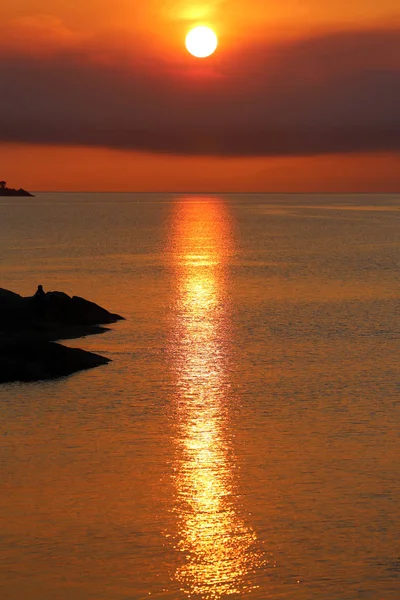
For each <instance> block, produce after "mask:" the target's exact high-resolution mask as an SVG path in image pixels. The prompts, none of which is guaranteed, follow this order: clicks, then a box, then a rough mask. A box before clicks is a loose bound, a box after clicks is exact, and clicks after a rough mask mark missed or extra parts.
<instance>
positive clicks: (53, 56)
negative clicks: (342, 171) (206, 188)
mask: <svg viewBox="0 0 400 600" xmlns="http://www.w3.org/2000/svg"><path fill="white" fill-rule="evenodd" d="M53 28H54V27H53ZM64 39H65V36H64ZM67 39H69V38H68V36H67ZM180 56H181V57H182V58H179V59H174V60H172V59H170V57H167V56H166V55H163V54H162V53H159V54H157V53H156V52H155V51H154V48H151V47H150V46H148V45H147V46H146V44H145V40H141V39H130V38H128V37H127V36H122V35H118V36H117V35H115V34H111V33H110V34H109V36H108V37H105V36H104V35H102V36H101V38H100V37H96V38H95V37H93V38H92V39H90V40H87V39H85V40H76V39H75V40H74V44H73V45H72V47H70V46H68V45H65V44H64V45H63V46H62V47H61V48H59V50H58V51H57V52H53V53H47V54H45V55H43V54H41V55H36V56H35V55H27V54H23V53H19V54H17V53H13V52H10V51H8V52H4V53H2V54H0V82H1V87H2V90H1V94H0V140H2V141H20V142H34V143H52V144H53V143H56V144H71V145H76V144H78V145H84V146H88V145H92V146H99V147H110V148H120V149H130V150H144V151H150V152H162V153H171V154H184V155H216V156H267V155H269V156H270V155H274V156H278V155H310V154H323V153H340V152H360V151H361V152H372V151H381V150H382V151H390V150H400V32H399V31H398V30H375V31H373V30H370V31H346V32H338V33H330V34H325V35H319V36H314V37H310V38H307V39H301V40H297V41H292V42H287V43H281V44H272V43H261V42H259V41H258V42H257V43H253V44H249V45H248V46H243V45H241V46H240V47H237V49H236V50H233V49H232V48H230V49H229V50H226V51H224V49H223V48H222V49H221V51H220V52H219V53H218V54H217V55H215V57H214V58H213V59H212V60H210V61H205V62H199V61H193V60H192V59H190V58H189V57H186V55H185V54H184V53H182V54H181V55H180Z"/></svg>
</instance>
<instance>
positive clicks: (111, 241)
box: [0, 193, 400, 600]
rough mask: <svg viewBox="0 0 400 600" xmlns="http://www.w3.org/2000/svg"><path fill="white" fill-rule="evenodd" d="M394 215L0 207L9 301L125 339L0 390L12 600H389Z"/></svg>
mask: <svg viewBox="0 0 400 600" xmlns="http://www.w3.org/2000/svg"><path fill="white" fill-rule="evenodd" d="M399 259H400V195H366V194H365V195H362V194H360V195H317V194H313V195H251V194H249V195H244V194H242V195H189V194H188V195H184V194H168V195H167V194H165V195H160V194H156V195H154V194H153V195H152V194H141V195H137V194H136V195H135V194H94V193H93V194H78V193H76V194H60V193H38V194H37V197H36V198H3V199H1V200H0V287H3V288H6V289H11V290H13V291H15V292H18V293H21V294H23V295H32V294H33V293H34V292H35V290H36V288H37V285H38V284H42V285H43V286H44V289H45V290H46V291H50V290H61V291H65V292H67V293H69V294H70V295H78V296H83V297H85V298H88V299H89V300H92V301H95V302H97V303H99V304H101V305H102V306H104V307H105V308H107V309H109V310H110V311H112V312H117V313H119V314H122V315H123V316H124V317H126V321H123V322H120V323H118V324H115V325H113V326H111V327H110V331H109V332H107V333H105V334H103V335H96V336H91V337H87V338H83V339H79V340H71V341H68V342H65V343H67V344H68V345H71V346H77V347H81V348H85V349H87V350H91V351H94V352H98V353H100V354H103V355H105V356H107V357H109V358H111V359H112V362H111V363H110V364H109V365H107V366H104V367H99V368H97V369H94V370H90V371H84V372H81V373H78V374H75V375H73V376H70V377H67V378H63V379H59V380H55V381H47V382H38V383H32V384H19V383H16V384H11V385H2V386H0V411H1V419H0V423H1V425H0V439H1V447H0V469H1V473H0V487H1V494H0V514H1V521H2V532H1V536H0V563H1V565H2V567H3V568H2V573H1V575H0V596H1V598H2V600H23V599H27V598H29V600H142V599H144V598H149V597H150V598H160V599H170V600H183V599H185V598H190V599H192V600H222V599H225V598H231V599H235V598H236V599H241V598H243V599H244V598H253V599H254V600H265V599H268V598H271V599H274V600H278V599H279V600H311V599H312V600H356V599H357V600H359V599H360V600H398V598H399V597H400V545H399V539H400V510H399V506H400V477H399V474H400V473H399V471H400V393H399V372H400V368H399V364H400V361H399V356H400V353H399V350H400V343H399V337H400V336H399V331H400V310H399V300H400V269H399V266H400V265H399V262H400V261H399Z"/></svg>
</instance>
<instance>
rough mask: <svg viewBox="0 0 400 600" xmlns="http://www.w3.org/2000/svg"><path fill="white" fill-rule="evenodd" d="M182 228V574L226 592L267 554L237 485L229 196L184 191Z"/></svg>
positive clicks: (235, 590) (200, 587)
mask: <svg viewBox="0 0 400 600" xmlns="http://www.w3.org/2000/svg"><path fill="white" fill-rule="evenodd" d="M173 232H174V233H173V235H174V243H173V260H174V269H175V274H176V282H177V304H176V314H175V328H174V329H175V330H174V333H173V336H172V338H173V340H172V341H173V345H174V351H173V357H174V358H173V368H174V369H175V372H176V390H177V397H176V439H175V444H176V456H177V459H176V465H175V490H176V507H175V510H176V513H177V517H178V539H177V542H176V548H177V549H178V550H179V551H181V553H182V561H181V565H180V566H179V568H178V569H177V571H176V573H175V578H176V579H177V580H178V581H179V583H180V585H181V590H182V591H183V592H184V593H186V594H187V595H188V596H190V597H198V598H205V599H206V598H210V599H212V598H214V599H217V598H221V597H222V596H225V595H231V594H236V595H240V594H242V593H244V592H245V591H247V592H248V591H249V589H251V587H252V584H251V577H250V574H251V572H252V571H254V569H255V568H256V567H257V563H259V562H260V557H259V555H258V554H257V552H256V551H255V549H254V548H253V546H254V545H255V542H256V535H255V533H254V531H252V530H251V528H250V527H248V526H246V524H245V522H244V521H243V518H242V517H241V516H240V507H238V498H237V494H236V493H235V462H234V460H235V459H234V449H233V447H232V437H233V432H232V430H231V426H230V422H229V401H230V393H229V392H230V387H229V373H228V351H229V344H230V339H229V335H230V328H229V318H228V314H227V291H226V287H225V281H226V273H225V263H226V259H227V257H228V256H229V254H230V252H231V248H232V240H231V232H230V224H229V219H228V215H227V212H226V209H225V206H224V204H223V203H222V201H219V200H218V199H214V198H199V199H184V200H181V201H180V202H179V203H178V204H177V206H176V212H175V216H174V227H173Z"/></svg>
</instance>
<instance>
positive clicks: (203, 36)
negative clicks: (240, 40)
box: [186, 26, 218, 58]
mask: <svg viewBox="0 0 400 600" xmlns="http://www.w3.org/2000/svg"><path fill="white" fill-rule="evenodd" d="M217 46H218V39H217V36H216V35H215V33H214V32H213V30H212V29H210V28H209V27H203V26H202V27H195V28H194V29H192V30H191V31H189V33H188V34H187V36H186V48H187V50H188V52H190V54H192V55H193V56H196V57H197V58H206V57H207V56H211V54H213V53H214V52H215V50H216V49H217Z"/></svg>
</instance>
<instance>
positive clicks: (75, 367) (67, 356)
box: [0, 286, 123, 383]
mask: <svg viewBox="0 0 400 600" xmlns="http://www.w3.org/2000/svg"><path fill="white" fill-rule="evenodd" d="M39 287H40V286H39ZM122 319H123V317H121V316H120V315H117V314H113V313H110V312H108V311H107V310H106V309H104V308H102V307H101V306H99V305H98V304H95V303H94V302H90V301H89V300H85V299H84V298H80V297H78V296H72V297H71V296H68V294H65V293H64V292H47V293H45V292H44V291H43V290H41V293H38V292H37V293H36V294H35V295H34V296H32V297H27V298H24V297H22V296H20V295H19V294H16V293H14V292H11V291H9V290H4V289H1V288H0V383H6V382H11V381H37V380H40V379H51V378H55V377H61V376H64V375H70V374H71V373H75V372H77V371H80V370H82V369H89V368H92V367H96V366H99V365H104V364H107V363H108V362H109V359H107V358H104V357H103V356H100V355H98V354H93V353H91V352H86V351H83V350H79V349H77V348H67V347H64V346H61V345H60V344H55V343H54V342H55V341H56V340H62V339H73V338H79V337H82V336H86V335H91V334H96V333H103V332H105V331H107V329H106V328H104V327H101V325H108V324H111V323H115V322H117V321H120V320H122Z"/></svg>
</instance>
